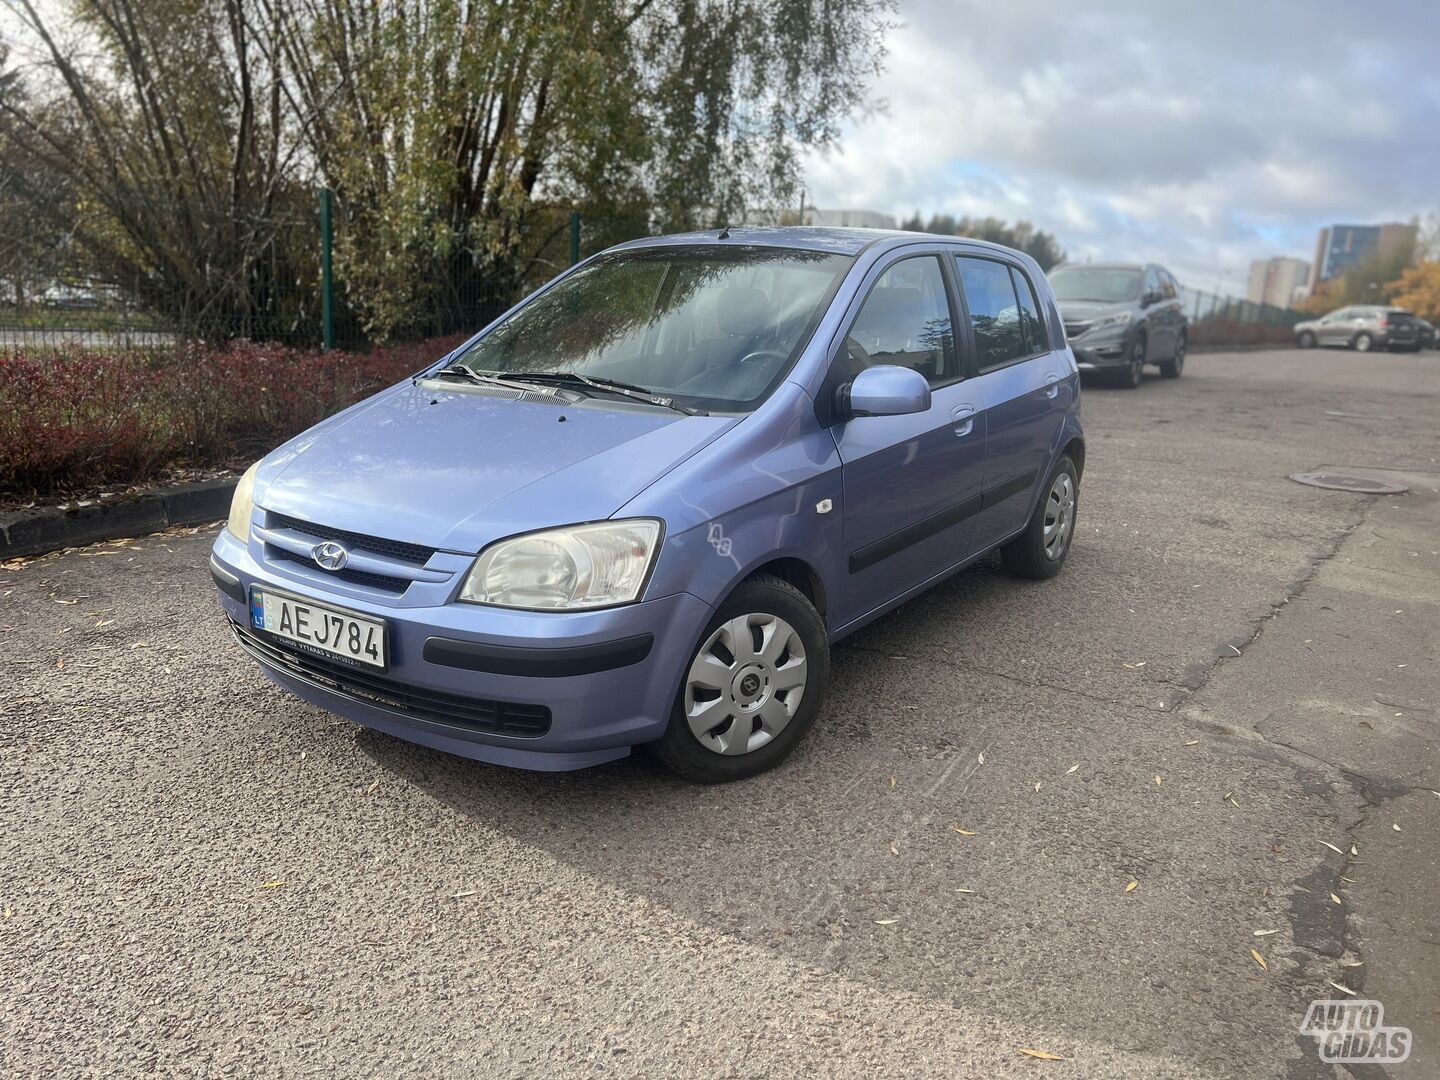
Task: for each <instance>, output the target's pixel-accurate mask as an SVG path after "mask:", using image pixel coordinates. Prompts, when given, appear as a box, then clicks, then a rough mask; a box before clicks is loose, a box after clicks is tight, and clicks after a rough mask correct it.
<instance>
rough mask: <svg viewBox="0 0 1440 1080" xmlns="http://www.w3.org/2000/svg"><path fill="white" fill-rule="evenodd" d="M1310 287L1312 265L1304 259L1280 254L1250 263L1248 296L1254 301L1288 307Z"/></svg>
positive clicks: (1246, 294) (1246, 292)
mask: <svg viewBox="0 0 1440 1080" xmlns="http://www.w3.org/2000/svg"><path fill="white" fill-rule="evenodd" d="M1309 287H1310V264H1309V263H1308V262H1306V261H1305V260H1304V259H1295V258H1291V257H1290V256H1288V255H1277V256H1275V257H1274V258H1272V259H1256V260H1255V261H1254V262H1252V263H1251V264H1250V283H1249V286H1248V287H1247V288H1246V290H1245V297H1246V299H1248V300H1249V301H1250V302H1251V303H1255V304H1270V305H1271V306H1273V307H1279V308H1288V307H1291V306H1293V305H1294V304H1295V302H1296V301H1297V300H1300V299H1302V298H1303V297H1304V296H1305V293H1306V291H1307V290H1308V289H1309Z"/></svg>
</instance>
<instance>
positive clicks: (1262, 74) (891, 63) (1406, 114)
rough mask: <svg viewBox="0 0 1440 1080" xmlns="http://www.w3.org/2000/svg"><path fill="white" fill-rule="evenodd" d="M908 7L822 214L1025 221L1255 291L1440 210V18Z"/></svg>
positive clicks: (1293, 6) (920, 1)
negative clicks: (1263, 261) (1260, 268)
mask: <svg viewBox="0 0 1440 1080" xmlns="http://www.w3.org/2000/svg"><path fill="white" fill-rule="evenodd" d="M900 3H901V9H900V13H899V21H900V22H901V23H902V25H900V26H898V27H897V28H896V29H894V30H893V31H892V32H891V33H890V34H889V38H888V46H889V56H888V58H887V60H886V72H885V74H884V76H883V77H882V78H881V79H880V80H879V81H878V83H877V84H876V85H875V88H874V94H875V97H876V98H877V99H879V100H880V101H881V102H882V109H881V110H877V111H876V112H874V113H873V114H871V115H868V116H865V117H862V118H860V119H858V120H856V121H855V122H853V123H851V124H850V125H848V127H847V130H846V132H845V134H844V136H843V138H842V139H841V142H840V144H839V145H838V146H837V147H835V148H834V149H832V150H830V151H827V152H820V153H815V154H812V155H810V157H809V158H808V159H807V164H806V184H807V187H808V197H809V199H810V201H811V202H812V203H813V204H814V205H817V206H820V207H825V208H832V207H834V208H840V207H863V208H868V209H874V210H882V211H886V212H889V213H893V214H896V215H897V216H906V215H909V214H910V213H912V212H913V211H915V210H917V209H918V210H920V211H922V212H923V213H925V214H926V215H927V216H928V214H930V213H932V212H936V211H939V212H948V213H954V214H994V215H997V216H1000V217H1004V218H1009V219H1014V218H1027V219H1029V220H1031V221H1033V222H1035V223H1036V224H1037V225H1039V226H1040V227H1042V228H1044V229H1047V230H1049V231H1051V232H1053V233H1055V234H1056V235H1057V236H1058V237H1059V239H1060V241H1061V243H1062V244H1063V245H1064V246H1065V248H1066V249H1067V250H1068V251H1069V252H1070V253H1071V255H1072V256H1073V257H1078V258H1081V259H1083V258H1085V257H1087V256H1088V257H1090V258H1093V259H1101V258H1125V259H1154V260H1157V261H1160V262H1163V263H1166V264H1167V265H1169V266H1170V267H1171V269H1173V270H1174V271H1175V273H1176V274H1177V276H1179V277H1180V278H1181V280H1182V282H1184V283H1185V284H1187V285H1191V286H1193V287H1197V288H1206V289H1210V288H1214V287H1215V285H1216V283H1217V282H1219V283H1220V284H1221V285H1222V287H1223V288H1224V289H1225V290H1226V291H1231V292H1240V293H1243V291H1244V288H1245V281H1244V275H1245V272H1246V270H1247V268H1248V265H1249V261H1250V259H1252V258H1256V257H1261V256H1268V255H1298V256H1301V257H1303V258H1305V259H1310V258H1312V257H1313V254H1314V247H1315V233H1316V230H1317V229H1318V228H1319V227H1320V226H1321V225H1324V224H1328V223H1330V222H1335V221H1340V222H1346V223H1368V222H1379V221H1391V220H1409V219H1410V218H1411V217H1413V216H1414V215H1416V214H1424V213H1428V212H1433V211H1437V210H1440V0H1365V2H1356V0H1347V2H1343V3H1342V2H1337V0H1290V2H1286V3H1281V2H1275V0H1247V2H1235V0H1209V2H1204V3H1201V2H1189V0H1179V2H1174V0H1160V2H1156V0H1147V2H1145V3H1131V2H1126V0H1113V2H1100V3H1088V4H1087V3H1083V2H1082V3H1076V2H1075V0H1066V2H1060V0H900Z"/></svg>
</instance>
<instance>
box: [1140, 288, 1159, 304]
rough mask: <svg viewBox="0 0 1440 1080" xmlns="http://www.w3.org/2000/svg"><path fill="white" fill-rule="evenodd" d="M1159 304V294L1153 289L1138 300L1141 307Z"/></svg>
mask: <svg viewBox="0 0 1440 1080" xmlns="http://www.w3.org/2000/svg"><path fill="white" fill-rule="evenodd" d="M1159 302H1160V294H1159V293H1158V292H1155V291H1154V290H1153V289H1152V290H1151V291H1150V292H1147V293H1146V294H1145V295H1144V296H1142V297H1141V298H1140V306H1141V307H1149V306H1150V305H1151V304H1158V303H1159Z"/></svg>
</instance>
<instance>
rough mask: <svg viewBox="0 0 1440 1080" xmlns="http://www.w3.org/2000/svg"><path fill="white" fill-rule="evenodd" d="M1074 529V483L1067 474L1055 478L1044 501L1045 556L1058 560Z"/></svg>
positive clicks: (1063, 552) (1063, 473)
mask: <svg viewBox="0 0 1440 1080" xmlns="http://www.w3.org/2000/svg"><path fill="white" fill-rule="evenodd" d="M1074 527H1075V481H1074V480H1072V479H1071V478H1070V474H1069V473H1068V472H1062V473H1061V474H1060V475H1059V476H1057V477H1055V483H1054V484H1052V485H1051V487H1050V494H1049V495H1048V496H1047V497H1046V499H1045V556H1046V558H1049V559H1058V558H1060V556H1061V555H1064V554H1065V545H1066V544H1068V543H1069V542H1070V530H1071V529H1073V528H1074Z"/></svg>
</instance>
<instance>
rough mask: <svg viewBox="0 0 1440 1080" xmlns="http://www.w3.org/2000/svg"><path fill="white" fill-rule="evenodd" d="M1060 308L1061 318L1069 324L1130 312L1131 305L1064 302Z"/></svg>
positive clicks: (1100, 302) (1082, 301)
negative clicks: (1120, 312)
mask: <svg viewBox="0 0 1440 1080" xmlns="http://www.w3.org/2000/svg"><path fill="white" fill-rule="evenodd" d="M1058 306H1059V308H1060V318H1061V319H1063V320H1064V321H1065V322H1067V323H1078V322H1089V321H1090V320H1091V319H1098V318H1099V317H1100V316H1102V315H1113V314H1115V313H1116V312H1119V311H1129V310H1130V305H1129V304H1107V303H1105V302H1103V301H1097V300H1062V301H1060V302H1059V305H1058Z"/></svg>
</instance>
